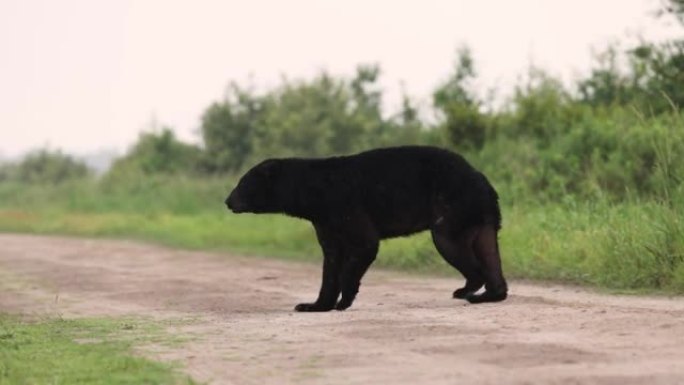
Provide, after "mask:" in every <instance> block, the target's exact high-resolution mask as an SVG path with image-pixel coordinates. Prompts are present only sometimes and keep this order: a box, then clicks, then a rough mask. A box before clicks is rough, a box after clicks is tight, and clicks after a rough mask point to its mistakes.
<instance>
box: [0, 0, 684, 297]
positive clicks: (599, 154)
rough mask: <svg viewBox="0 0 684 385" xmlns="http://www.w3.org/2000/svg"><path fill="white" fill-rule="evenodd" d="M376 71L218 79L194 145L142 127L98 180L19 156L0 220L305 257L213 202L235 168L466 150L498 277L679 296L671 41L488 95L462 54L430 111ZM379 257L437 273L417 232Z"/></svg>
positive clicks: (679, 100) (681, 272) (8, 171)
mask: <svg viewBox="0 0 684 385" xmlns="http://www.w3.org/2000/svg"><path fill="white" fill-rule="evenodd" d="M678 4H679V2H672V7H671V8H670V12H672V13H673V14H674V15H675V16H677V17H679V16H681V15H682V14H683V12H681V11H682V8H681V6H680V5H678ZM381 74H382V71H381V68H380V67H378V66H377V65H372V64H371V65H360V66H359V67H358V69H357V71H356V73H355V74H353V75H352V76H349V77H342V76H336V75H333V74H330V73H327V72H321V73H319V74H318V75H316V76H314V77H313V78H310V79H295V80H292V79H287V78H286V79H285V80H283V81H282V83H281V84H280V85H277V86H275V87H273V88H272V89H268V90H262V91H255V90H254V89H253V87H252V86H251V85H250V84H239V83H231V85H230V86H229V87H228V89H227V91H226V95H225V97H224V98H223V99H221V100H217V101H215V102H214V103H212V104H211V105H209V106H207V108H206V110H205V111H204V113H203V115H202V119H201V127H200V128H201V129H200V135H201V143H200V144H199V145H195V144H189V143H184V142H182V141H180V140H178V139H177V138H176V137H175V135H174V133H173V130H172V129H171V128H168V127H152V128H151V129H150V130H149V131H148V132H145V133H143V134H141V136H140V138H139V140H138V141H137V143H135V145H134V146H132V148H131V149H130V150H129V151H128V153H127V154H126V155H124V156H123V157H121V158H119V159H117V160H116V161H115V162H114V164H113V166H112V167H111V169H109V170H108V171H107V173H106V174H104V175H101V176H94V175H93V174H92V173H90V172H89V171H88V170H87V169H86V168H85V167H84V165H83V164H82V163H80V162H78V161H76V160H74V159H73V158H72V157H70V156H69V155H65V154H62V153H60V152H57V151H50V150H41V151H38V152H35V153H32V154H29V155H27V156H26V157H25V158H24V159H23V160H21V161H18V162H17V163H14V164H6V165H4V166H3V167H1V168H0V230H3V231H25V232H36V233H59V234H74V235H88V236H108V237H126V238H131V237H132V238H139V239H143V240H150V241H156V242H161V243H165V244H168V245H172V246H179V247H188V248H201V249H218V250H231V251H237V252H241V253H248V254H255V255H269V256H283V257H290V258H299V259H310V260H318V259H319V258H320V257H319V250H318V247H317V245H316V243H315V240H314V235H313V231H312V230H311V229H310V228H309V227H308V225H307V224H306V223H303V222H301V221H297V220H295V219H292V218H286V217H279V216H249V215H245V216H239V217H238V216H234V215H230V214H229V213H228V212H227V211H226V210H225V207H224V206H223V200H224V198H225V196H226V194H227V193H228V192H229V191H230V188H231V187H232V186H233V184H234V183H235V181H236V179H237V177H239V175H240V173H241V172H243V171H244V170H245V169H246V168H248V167H249V166H251V165H253V164H254V163H256V162H258V161H259V160H261V159H264V158H267V157H283V156H313V157H318V156H330V155H340V154H349V153H354V152H358V151H361V150H364V149H369V148H374V147H380V146H392V145H402V144H428V145H438V146H442V147H447V148H451V149H453V150H455V151H458V152H460V153H462V154H463V155H464V156H465V157H466V158H467V159H469V160H470V161H471V163H473V164H474V165H475V166H476V167H477V168H479V169H481V170H482V171H484V173H485V174H486V175H487V176H488V177H489V179H490V180H491V181H492V183H493V184H494V185H495V187H496V188H497V190H498V191H499V193H500V196H501V204H502V209H503V216H504V229H503V231H502V233H501V242H502V254H503V259H504V263H505V268H506V271H507V273H508V274H509V275H514V276H517V277H522V278H532V279H549V280H560V281H564V282H573V283H580V284H591V285H597V286H600V287H606V288H612V289H628V290H633V289H636V290H655V291H665V292H678V293H683V292H684V219H683V218H684V120H683V118H682V116H681V112H682V108H681V106H684V41H680V40H675V41H670V42H666V43H661V44H654V43H649V42H643V41H642V42H638V43H636V44H633V45H632V46H629V47H621V46H617V45H616V46H612V47H609V48H608V49H606V50H605V51H604V52H602V53H600V54H598V55H597V56H596V62H595V65H594V68H593V70H592V71H590V72H589V73H587V74H585V75H584V76H583V77H580V78H578V79H576V80H575V81H574V82H573V83H572V84H565V83H563V82H561V81H560V80H559V79H557V78H555V77H554V76H553V75H552V74H549V73H546V72H545V71H543V70H542V69H539V68H530V70H529V71H528V73H527V74H525V75H524V76H522V77H521V80H520V82H519V84H518V85H517V86H516V88H515V90H514V91H513V92H512V94H511V96H510V97H509V98H507V99H506V100H505V101H503V102H501V103H493V102H492V101H491V100H490V99H489V98H486V97H482V96H481V93H478V92H477V90H475V89H474V87H473V84H474V83H475V81H476V80H477V63H476V62H475V61H474V59H473V57H472V55H471V53H470V51H469V50H468V49H467V48H463V49H460V50H459V51H458V53H457V55H456V59H455V61H454V66H453V70H452V72H451V73H450V74H446V76H445V78H444V80H443V82H442V83H441V84H440V85H439V86H438V87H437V88H436V89H435V90H434V93H433V98H432V103H431V105H430V106H429V107H426V106H419V105H418V103H416V102H415V100H414V99H413V98H411V96H410V95H404V97H403V101H402V103H401V105H400V106H399V108H398V110H397V111H384V110H383V108H382V106H383V91H382V89H381V87H380V86H379V83H378V79H379V78H380V76H381ZM432 116H434V117H435V118H433V117H432ZM377 263H378V264H379V265H384V266H388V267H393V268H399V269H407V270H415V269H419V270H422V271H432V272H439V271H442V270H444V267H445V265H444V264H443V263H442V262H441V261H440V260H439V258H438V257H437V255H436V253H435V252H434V250H433V248H432V246H431V245H430V240H429V238H428V237H427V236H426V235H418V236H415V237H410V238H404V239H398V240H391V241H387V242H384V244H383V245H382V247H381V256H380V258H379V259H378V262H377Z"/></svg>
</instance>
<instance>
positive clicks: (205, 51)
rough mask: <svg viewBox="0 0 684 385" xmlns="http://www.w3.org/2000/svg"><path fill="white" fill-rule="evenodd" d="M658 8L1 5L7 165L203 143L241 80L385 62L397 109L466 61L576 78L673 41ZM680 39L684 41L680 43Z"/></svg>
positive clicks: (590, 4)
mask: <svg viewBox="0 0 684 385" xmlns="http://www.w3.org/2000/svg"><path fill="white" fill-rule="evenodd" d="M658 5H659V1H658V0H574V1H561V0H489V1H473V0H450V1H433V0H401V1H400V0H344V1H342V0H338V1H332V0H289V1H283V0H241V1H227V0H221V1H203V0H193V1H181V0H179V1H161V0H149V1H146V0H135V1H133V0H131V1H125V0H111V1H96V0H59V1H54V0H45V1H39V0H2V1H0V156H4V157H8V156H17V155H18V154H21V153H23V152H25V151H27V150H29V149H32V148H36V147H42V146H46V145H47V146H50V147H51V148H61V149H64V150H66V151H68V152H72V153H76V154H79V153H87V152H92V151H96V150H98V149H102V148H115V149H119V150H121V151H123V150H125V149H126V148H127V146H129V145H130V144H132V143H133V142H134V141H135V139H136V138H137V135H138V132H139V131H140V130H141V129H143V128H145V126H146V125H147V124H148V123H149V122H150V121H151V119H152V117H156V119H157V120H158V121H159V122H161V123H163V124H168V125H170V126H172V127H173V128H175V130H176V132H177V133H178V134H179V136H180V137H181V138H183V139H187V140H194V141H196V140H197V138H198V134H197V129H198V126H199V117H200V115H201V113H202V111H203V110H204V108H205V107H206V106H207V105H208V104H209V103H211V102H212V101H214V100H217V99H220V98H221V97H222V95H223V94H224V90H225V88H226V85H227V84H228V82H229V81H231V80H237V81H242V82H244V81H246V80H247V79H248V78H249V76H250V74H252V75H253V77H254V79H255V82H256V84H257V85H260V86H263V87H268V86H270V85H275V84H278V82H279V79H280V76H281V74H286V75H288V76H289V77H310V76H313V75H314V74H315V73H316V72H317V71H319V70H321V69H327V70H329V71H330V72H332V73H334V74H340V75H350V74H351V73H353V71H354V68H355V66H356V65H357V64H358V63H369V62H377V63H379V64H380V65H381V67H382V69H383V78H382V84H383V87H384V88H385V89H387V90H388V92H389V99H390V100H389V105H390V106H391V105H392V101H393V100H395V101H396V100H397V95H398V90H399V89H400V88H399V84H400V82H403V83H404V84H405V88H406V90H407V92H408V93H409V94H411V95H414V96H416V97H418V98H419V100H421V101H422V102H423V103H425V104H427V103H429V95H430V92H431V90H432V89H434V87H435V85H436V84H438V83H439V81H440V80H442V79H444V77H445V76H446V75H447V74H448V73H449V70H450V68H451V66H452V63H453V61H454V57H455V51H456V48H457V47H458V46H460V45H463V44H467V45H469V46H470V47H471V49H472V51H473V54H474V57H475V60H476V63H477V69H478V70H479V72H480V74H481V77H482V80H481V84H482V85H483V88H484V87H502V88H503V89H510V87H511V86H512V84H514V83H515V81H516V77H517V76H518V75H520V74H522V73H524V72H525V70H526V68H528V66H529V64H530V63H534V64H535V65H537V66H541V67H543V68H546V69H548V70H550V72H551V73H553V74H557V75H560V76H563V77H564V78H565V79H570V78H571V77H572V76H575V75H576V74H578V73H581V72H582V71H586V69H587V68H588V67H589V65H590V63H591V48H592V47H594V48H595V49H600V48H601V47H605V46H606V44H607V43H608V42H610V41H614V40H618V39H620V40H624V39H628V38H629V36H631V39H634V38H635V36H637V35H642V36H644V37H645V38H647V39H662V38H664V37H666V36H673V33H674V30H675V28H674V26H672V27H667V26H666V23H665V21H663V20H654V19H653V18H652V17H651V16H650V14H651V13H652V12H653V11H654V10H656V9H657V8H658ZM677 32H678V31H677Z"/></svg>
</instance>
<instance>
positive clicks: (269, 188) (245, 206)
mask: <svg viewBox="0 0 684 385" xmlns="http://www.w3.org/2000/svg"><path fill="white" fill-rule="evenodd" d="M280 168H281V162H280V161H279V160H278V159H268V160H265V161H263V162H261V163H259V164H258V165H256V166H254V167H252V169H250V170H249V171H247V173H246V174H245V175H243V176H242V178H240V182H238V185H237V186H236V187H235V189H233V191H232V192H231V193H230V195H229V196H228V198H226V205H227V206H228V208H229V209H230V210H231V211H232V212H234V213H274V212H277V211H279V207H278V206H279V205H278V196H277V195H278V194H277V193H276V191H277V185H278V179H279V173H280Z"/></svg>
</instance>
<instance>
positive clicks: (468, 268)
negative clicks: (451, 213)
mask: <svg viewBox="0 0 684 385" xmlns="http://www.w3.org/2000/svg"><path fill="white" fill-rule="evenodd" d="M473 240H474V233H473V232H472V231H470V232H466V233H463V234H458V235H455V234H454V233H453V230H451V229H450V228H449V227H448V225H447V224H446V223H441V224H438V225H435V227H433V229H432V241H433V242H434V244H435V247H436V248H437V251H438V252H439V253H440V254H441V255H442V257H443V258H444V260H446V261H447V262H448V263H449V264H450V265H451V266H453V267H454V268H456V270H458V271H459V272H460V273H461V274H462V275H463V277H464V278H465V279H466V283H465V286H463V287H462V288H460V289H456V291H454V293H453V297H454V298H460V299H465V298H467V297H468V296H470V295H473V294H475V293H476V292H477V291H478V290H480V288H481V287H482V285H484V283H485V279H484V275H483V273H482V270H481V268H480V266H479V264H478V263H477V260H476V257H475V252H474V250H473V248H472V246H473V245H472V243H473Z"/></svg>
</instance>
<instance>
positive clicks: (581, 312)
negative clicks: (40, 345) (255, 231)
mask: <svg viewBox="0 0 684 385" xmlns="http://www.w3.org/2000/svg"><path fill="white" fill-rule="evenodd" d="M319 276H320V270H319V267H318V266H316V265H311V264H302V263H290V262H283V261H275V260H268V259H263V258H246V257H238V256H231V255H225V254H217V253H205V252H192V251H181V250H173V249H168V248H164V247H159V246H153V245H147V244H141V243H136V242H128V241H109V240H92V239H78V238H64V237H42V236H28V235H13V234H0V311H2V312H15V313H28V314H39V315H40V314H48V315H54V314H60V315H62V316H64V317H81V316H89V317H90V316H143V317H149V318H152V319H155V320H159V321H173V320H185V321H184V322H175V323H174V322H172V323H170V325H173V326H168V328H169V330H170V332H172V333H177V334H179V335H181V336H186V337H189V341H188V342H186V343H184V344H182V345H180V346H164V347H155V348H154V349H146V350H144V351H143V353H144V354H147V355H151V356H152V357H154V358H158V359H164V360H178V361H180V362H181V363H182V365H183V368H184V370H185V371H186V372H187V373H188V374H190V375H191V376H193V377H194V378H195V379H197V380H200V381H207V382H209V383H211V384H290V383H292V384H294V383H297V384H299V383H304V384H318V383H324V384H362V383H378V384H416V383H421V384H422V383H424V384H453V383H466V384H503V383H507V384H508V383H510V384H644V383H648V384H675V383H684V364H683V362H684V322H682V321H683V320H684V300H682V299H680V298H675V299H668V298H664V297H655V298H654V297H630V296H610V295H601V294H596V293H592V292H590V291H587V290H582V289H578V288H571V287H563V286H556V285H552V286H537V285H529V284H524V283H520V282H512V283H511V295H510V297H509V299H508V300H507V301H505V302H503V303H499V304H483V305H469V304H466V303H465V302H463V301H458V300H453V299H451V298H450V295H451V292H452V291H453V289H454V288H456V287H457V286H459V285H460V284H462V281H461V280H460V278H459V279H456V278H454V279H446V278H432V277H417V276H409V275H405V274H399V273H392V272H386V271H379V270H373V269H371V271H370V272H369V274H368V275H367V276H366V277H365V279H364V284H363V286H362V288H361V293H360V295H359V298H358V299H357V301H356V302H355V304H354V306H353V307H352V308H351V309H349V310H347V311H345V312H330V313H318V314H302V313H294V312H293V311H292V308H293V306H294V305H295V304H296V303H298V302H302V301H309V300H312V299H314V297H315V294H316V293H317V291H318V284H319ZM165 324H169V323H165Z"/></svg>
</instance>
